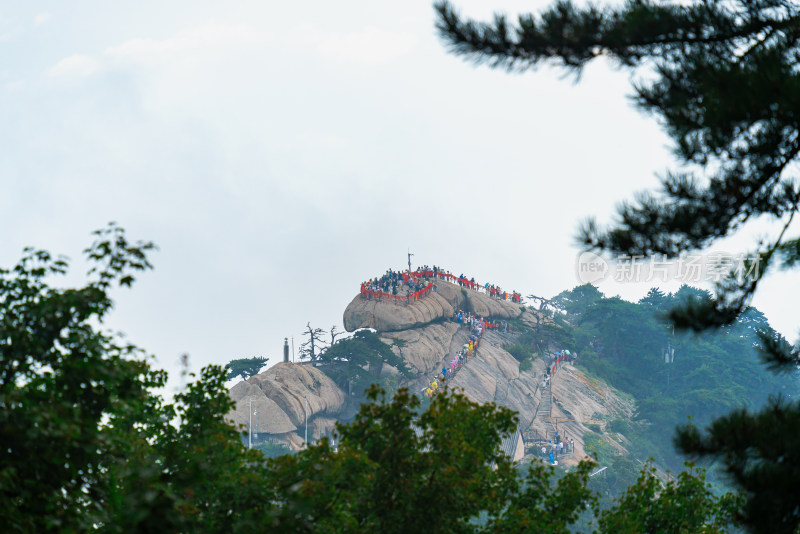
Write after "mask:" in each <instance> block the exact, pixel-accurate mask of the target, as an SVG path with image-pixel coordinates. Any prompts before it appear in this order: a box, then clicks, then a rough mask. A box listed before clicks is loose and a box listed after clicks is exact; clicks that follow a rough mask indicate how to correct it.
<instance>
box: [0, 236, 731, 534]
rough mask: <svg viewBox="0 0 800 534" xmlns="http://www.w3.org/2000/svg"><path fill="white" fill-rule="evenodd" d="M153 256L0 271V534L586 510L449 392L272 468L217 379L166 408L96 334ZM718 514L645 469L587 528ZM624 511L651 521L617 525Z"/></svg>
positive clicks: (508, 427)
mask: <svg viewBox="0 0 800 534" xmlns="http://www.w3.org/2000/svg"><path fill="white" fill-rule="evenodd" d="M152 248H153V245H152V244H151V243H145V242H135V243H132V242H130V241H129V240H128V239H127V238H126V236H125V233H124V231H123V230H122V229H120V228H119V227H116V226H113V225H112V226H110V227H108V228H107V229H105V230H101V231H99V232H97V234H96V240H95V242H94V243H93V244H92V246H91V247H90V248H89V249H87V251H86V253H87V256H88V258H89V259H90V261H91V262H92V263H93V265H94V267H93V268H92V270H91V272H90V278H89V281H88V282H87V283H86V285H84V286H83V287H79V288H56V287H53V286H51V285H50V284H49V281H50V280H51V278H52V277H53V276H56V275H60V274H64V273H65V272H66V270H67V267H68V265H67V261H66V260H65V259H61V258H53V257H52V256H51V255H50V254H49V253H47V252H44V251H37V250H27V251H26V252H25V255H24V257H23V259H22V260H21V261H20V262H19V263H18V264H17V265H16V266H14V267H13V268H12V269H10V270H0V354H1V355H2V359H0V372H2V373H3V380H2V382H0V450H2V451H3V452H2V455H0V521H2V525H3V531H4V532H46V531H58V532H89V531H92V532H95V531H100V532H226V533H227V532H258V531H270V532H286V533H289V532H291V533H296V532H385V533H391V532H398V533H400V532H402V533H405V532H414V531H419V532H453V533H456V532H458V533H463V532H497V533H500V532H503V533H507V532H512V533H513V532H531V531H536V532H542V533H566V532H568V531H569V527H570V525H573V524H575V523H576V522H577V521H579V519H580V518H581V516H582V514H583V515H585V513H586V510H587V508H588V509H592V508H594V507H595V503H596V496H595V495H594V493H593V492H592V491H591V490H589V489H587V482H588V478H589V473H590V470H591V468H592V466H593V464H592V462H590V461H584V462H582V463H581V464H580V465H578V466H577V468H575V469H573V470H572V471H571V472H569V473H566V474H564V473H560V474H559V476H558V477H556V476H555V475H556V471H555V470H554V469H553V468H551V467H550V466H547V465H544V464H541V463H538V462H535V463H533V464H531V465H530V466H529V467H528V469H527V475H525V476H523V475H522V474H521V473H520V470H519V469H518V466H515V465H514V464H512V462H511V461H510V460H509V459H508V457H506V456H505V454H504V453H503V452H502V451H501V449H500V443H501V438H502V437H503V436H505V435H508V434H509V433H510V432H512V431H513V430H514V428H515V427H516V424H517V417H516V414H514V413H513V412H512V411H510V410H508V409H506V408H503V407H499V406H497V405H494V404H485V405H478V404H475V403H473V402H471V401H469V400H468V399H467V398H466V397H465V396H463V395H461V394H459V393H458V392H453V391H449V392H445V393H442V394H439V395H437V396H436V397H435V398H434V399H433V400H432V401H431V403H430V405H429V407H428V408H427V409H425V410H424V411H422V412H421V413H420V401H419V399H418V398H417V397H415V396H412V395H410V394H409V393H408V391H407V390H406V389H400V390H399V391H398V392H397V394H396V395H395V396H394V397H393V398H391V399H388V398H386V396H385V395H384V394H383V393H382V391H381V390H380V389H378V388H372V389H370V390H369V391H368V397H369V400H370V402H369V403H366V404H363V405H362V406H361V409H360V411H359V413H358V414H357V416H356V418H355V420H354V421H353V422H352V423H350V424H347V425H339V426H338V427H337V441H338V443H337V447H336V448H334V447H333V446H332V445H331V443H329V441H328V440H327V439H323V440H321V441H320V442H319V443H317V444H313V445H309V446H308V447H307V448H306V449H304V450H302V451H300V452H298V453H297V454H294V455H284V456H279V457H277V458H273V459H267V458H265V457H264V456H263V455H262V454H261V453H260V452H258V451H255V450H248V449H246V448H245V447H244V446H243V443H242V439H241V433H240V431H239V430H237V429H236V428H234V427H233V425H232V424H230V423H229V422H228V421H227V420H226V415H227V414H229V413H230V411H231V409H232V407H233V403H232V401H231V399H230V397H229V396H228V392H227V390H226V389H225V379H226V376H227V371H226V370H225V369H224V368H223V367H221V366H209V367H206V368H204V369H203V370H202V372H201V373H200V375H199V376H197V377H195V379H194V381H192V382H191V383H190V384H189V385H188V386H187V388H186V390H185V391H183V392H181V393H179V394H177V395H176V396H175V400H174V402H172V403H166V402H164V400H163V399H162V398H161V397H159V396H158V395H157V394H156V393H155V391H156V390H157V389H158V388H163V387H164V385H165V382H166V378H167V377H166V373H165V372H163V371H158V370H154V369H152V368H151V367H150V364H149V363H148V357H147V356H146V354H145V353H144V352H143V351H142V350H141V349H139V348H137V347H135V346H133V345H130V344H126V343H123V342H122V341H121V339H120V338H119V337H117V336H115V335H112V334H110V333H107V332H104V331H102V330H100V328H99V326H102V323H103V319H104V317H105V316H106V315H107V314H108V312H109V310H110V309H111V307H112V301H111V299H110V297H109V291H110V290H111V289H112V287H114V286H116V285H123V286H129V285H131V284H132V282H133V281H134V278H133V273H135V272H137V271H142V270H145V269H148V268H150V263H149V261H148V259H147V253H148V252H149V251H150V250H151V249H152ZM731 499H732V497H725V498H723V499H718V498H717V497H715V496H713V495H712V494H711V493H710V492H709V488H708V486H707V484H706V483H705V481H704V479H703V476H702V473H700V474H699V475H698V476H695V475H693V474H691V473H689V474H686V475H685V476H682V477H681V478H679V479H678V481H675V482H671V483H667V484H666V485H662V484H661V483H658V482H657V481H656V479H654V478H653V477H652V474H650V473H648V472H643V474H642V479H641V480H640V482H639V483H638V484H637V485H636V487H632V488H631V489H630V490H629V493H627V494H626V495H625V496H623V498H622V499H620V500H619V501H617V502H615V503H614V505H613V506H612V508H611V509H609V510H606V511H604V512H602V514H601V515H600V516H599V517H600V519H599V522H598V523H597V524H598V525H599V526H600V531H599V532H615V533H617V532H619V531H620V525H623V526H625V527H626V528H629V530H628V531H637V532H638V531H643V530H642V529H643V528H645V526H646V525H650V524H659V525H662V524H664V523H653V521H655V520H656V519H658V518H668V519H669V521H668V523H670V525H671V524H674V527H672V526H668V528H666V530H662V532H687V531H689V532H701V531H702V532H716V531H717V530H713V528H716V525H718V524H726V523H727V522H728V521H729V520H731V517H730V511H729V508H730V506H729V504H730V502H731ZM638 506H649V507H652V509H653V510H661V511H662V512H660V513H659V514H655V515H652V517H651V514H639V515H637V516H635V517H628V515H627V513H625V512H624V511H625V510H627V509H630V508H632V507H634V508H635V507H638ZM673 520H674V523H671V522H672V521H673ZM606 525H607V526H606ZM648 528H649V527H648ZM687 528H688V529H689V530H687Z"/></svg>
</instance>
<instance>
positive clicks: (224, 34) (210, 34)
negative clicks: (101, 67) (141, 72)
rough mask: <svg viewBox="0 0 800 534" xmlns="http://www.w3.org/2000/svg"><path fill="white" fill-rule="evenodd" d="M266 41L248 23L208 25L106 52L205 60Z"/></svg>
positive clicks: (136, 58) (133, 56)
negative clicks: (205, 58) (210, 55)
mask: <svg viewBox="0 0 800 534" xmlns="http://www.w3.org/2000/svg"><path fill="white" fill-rule="evenodd" d="M265 40H267V36H265V35H264V34H261V33H259V32H257V31H255V30H254V29H253V28H251V27H249V26H246V25H242V24H237V25H219V24H208V25H205V26H199V27H196V28H189V29H186V30H183V31H180V32H178V33H176V34H175V35H174V36H172V37H169V38H167V39H160V40H159V39H152V38H149V37H148V38H137V39H131V40H129V41H126V42H124V43H122V44H121V45H119V46H113V47H110V48H108V49H106V51H105V55H106V56H108V57H110V58H113V59H118V60H130V61H135V62H143V63H151V62H153V61H158V62H161V61H169V60H173V59H176V58H178V59H187V58H190V57H194V58H196V59H202V58H204V57H207V56H208V55H209V54H212V55H219V54H221V53H223V52H229V51H230V50H231V49H236V48H249V47H252V46H253V45H255V44H258V43H262V42H264V41H265Z"/></svg>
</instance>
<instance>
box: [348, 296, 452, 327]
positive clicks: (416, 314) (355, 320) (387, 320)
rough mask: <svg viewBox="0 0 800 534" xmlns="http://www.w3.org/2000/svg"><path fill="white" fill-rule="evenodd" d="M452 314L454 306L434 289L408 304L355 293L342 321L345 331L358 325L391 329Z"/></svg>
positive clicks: (428, 321)
mask: <svg viewBox="0 0 800 534" xmlns="http://www.w3.org/2000/svg"><path fill="white" fill-rule="evenodd" d="M452 315H453V307H452V306H451V305H450V303H449V302H448V301H447V300H445V299H444V298H443V297H441V296H439V295H438V294H437V293H435V292H431V293H429V294H428V295H426V296H425V297H422V298H421V299H419V300H418V301H416V302H412V303H410V304H401V303H397V302H394V301H383V300H371V299H367V298H364V297H363V296H361V295H358V296H356V298H354V299H353V300H352V302H350V304H349V305H348V306H347V308H346V309H345V311H344V317H343V321H344V328H345V330H347V331H348V332H353V331H355V330H358V329H359V328H373V329H375V330H377V331H379V332H392V331H396V330H405V329H408V328H415V327H418V326H423V325H426V324H429V323H431V322H433V321H438V320H440V319H443V318H445V317H452Z"/></svg>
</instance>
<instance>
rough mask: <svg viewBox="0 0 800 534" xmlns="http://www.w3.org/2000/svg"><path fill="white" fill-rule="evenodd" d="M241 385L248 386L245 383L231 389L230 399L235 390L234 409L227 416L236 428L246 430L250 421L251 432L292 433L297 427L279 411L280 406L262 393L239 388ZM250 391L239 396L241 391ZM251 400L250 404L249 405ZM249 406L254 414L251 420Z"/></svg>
mask: <svg viewBox="0 0 800 534" xmlns="http://www.w3.org/2000/svg"><path fill="white" fill-rule="evenodd" d="M241 384H245V385H246V386H247V385H249V384H247V383H246V382H241V383H240V384H237V386H234V388H233V389H231V393H232V394H231V398H233V396H234V393H233V391H234V390H237V388H238V390H237V393H236V395H237V396H238V397H239V398H238V399H236V401H237V402H236V407H235V408H234V410H233V411H232V412H231V413H230V414H228V419H229V420H230V421H232V422H233V423H234V424H235V425H236V426H237V427H239V428H240V429H242V430H246V429H247V427H248V425H249V424H250V421H251V420H252V424H253V431H254V432H260V433H264V434H283V433H286V432H292V431H293V430H295V429H296V428H297V427H296V426H295V425H294V424H293V423H292V421H291V419H290V418H289V416H288V415H286V412H284V411H283V410H281V408H280V406H278V404H277V403H276V402H275V401H273V400H272V399H270V398H269V397H267V396H266V395H264V392H263V391H261V390H260V389H258V388H257V387H253V386H252V385H250V387H249V388H247V387H239V386H240V385H241ZM244 390H247V391H252V393H248V394H245V395H244V396H239V395H238V393H240V392H241V391H244ZM251 400H252V404H251ZM251 406H252V413H253V414H254V415H253V416H252V419H251V411H250V410H251Z"/></svg>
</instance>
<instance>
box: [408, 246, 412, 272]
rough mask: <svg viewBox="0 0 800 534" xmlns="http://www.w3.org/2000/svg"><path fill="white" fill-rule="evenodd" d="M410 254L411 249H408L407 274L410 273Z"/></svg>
mask: <svg viewBox="0 0 800 534" xmlns="http://www.w3.org/2000/svg"><path fill="white" fill-rule="evenodd" d="M411 256H413V254H412V253H411V249H408V274H411Z"/></svg>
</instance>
